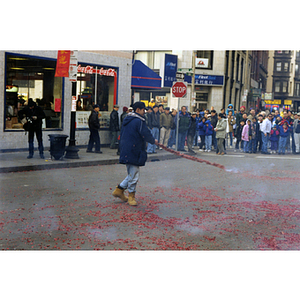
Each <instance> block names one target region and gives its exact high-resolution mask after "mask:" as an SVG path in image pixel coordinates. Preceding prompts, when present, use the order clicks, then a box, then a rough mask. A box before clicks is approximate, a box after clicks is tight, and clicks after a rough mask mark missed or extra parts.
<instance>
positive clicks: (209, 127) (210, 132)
mask: <svg viewBox="0 0 300 300" xmlns="http://www.w3.org/2000/svg"><path fill="white" fill-rule="evenodd" d="M207 125H208V126H207ZM205 126H206V130H205V135H212V134H213V132H214V128H213V126H212V125H211V123H210V121H209V120H207V121H206V122H205Z"/></svg>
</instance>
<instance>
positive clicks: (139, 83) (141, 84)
mask: <svg viewBox="0 0 300 300" xmlns="http://www.w3.org/2000/svg"><path fill="white" fill-rule="evenodd" d="M131 88H134V89H136V88H140V89H151V90H152V89H156V90H157V89H161V77H160V76H159V75H157V74H156V73H155V72H154V71H152V70H151V69H150V68H149V67H147V66H146V65H145V64H144V63H142V62H141V61H140V60H135V61H134V64H133V66H132V75H131Z"/></svg>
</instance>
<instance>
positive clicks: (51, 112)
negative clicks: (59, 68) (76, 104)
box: [5, 53, 63, 130]
mask: <svg viewBox="0 0 300 300" xmlns="http://www.w3.org/2000/svg"><path fill="white" fill-rule="evenodd" d="M5 62H6V68H5V79H6V87H5V120H6V122H5V129H9V130H11V129H20V128H23V127H22V124H21V123H20V120H19V119H18V111H19V110H21V109H23V107H24V106H25V105H26V104H27V102H28V100H29V99H30V98H31V99H32V100H33V101H35V102H36V104H37V105H38V106H40V107H42V108H43V110H44V112H45V115H46V118H45V119H43V125H42V128H43V129H45V128H62V110H63V93H62V91H63V79H62V78H61V77H55V76H54V75H55V67H56V60H54V59H45V58H40V57H32V56H28V55H26V56H25V55H17V54H8V53H7V54H6V59H5Z"/></svg>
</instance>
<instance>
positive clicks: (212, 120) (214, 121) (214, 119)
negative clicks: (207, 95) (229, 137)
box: [210, 109, 218, 150]
mask: <svg viewBox="0 0 300 300" xmlns="http://www.w3.org/2000/svg"><path fill="white" fill-rule="evenodd" d="M210 123H211V125H212V127H213V128H216V126H217V123H218V116H217V112H216V111H215V110H214V109H213V110H212V111H211V117H210ZM212 145H213V146H214V150H217V138H216V132H215V131H213V135H212Z"/></svg>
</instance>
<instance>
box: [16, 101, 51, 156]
mask: <svg viewBox="0 0 300 300" xmlns="http://www.w3.org/2000/svg"><path fill="white" fill-rule="evenodd" d="M18 116H19V119H20V120H21V123H22V124H23V127H24V129H25V131H28V145H29V155H28V156H27V158H28V159H30V158H33V154H34V133H35V135H36V139H37V141H38V149H39V153H40V158H42V159H44V158H45V157H44V145H43V134H42V124H43V119H44V118H45V117H46V116H45V113H44V111H43V109H42V108H41V107H40V106H38V105H36V103H35V102H34V101H33V100H32V99H31V98H29V100H28V105H27V106H25V107H24V108H23V109H22V110H20V111H19V112H18Z"/></svg>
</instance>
